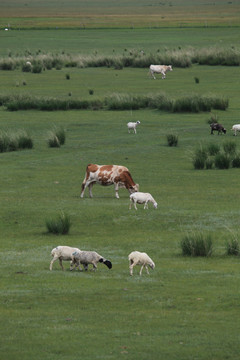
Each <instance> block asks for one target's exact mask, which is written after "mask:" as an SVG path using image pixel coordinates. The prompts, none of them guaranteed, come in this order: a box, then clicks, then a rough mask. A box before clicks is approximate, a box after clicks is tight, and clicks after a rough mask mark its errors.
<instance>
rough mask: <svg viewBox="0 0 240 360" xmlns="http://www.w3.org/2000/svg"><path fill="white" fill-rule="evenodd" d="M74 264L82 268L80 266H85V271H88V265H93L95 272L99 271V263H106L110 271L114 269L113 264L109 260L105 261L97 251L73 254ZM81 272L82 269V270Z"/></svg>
mask: <svg viewBox="0 0 240 360" xmlns="http://www.w3.org/2000/svg"><path fill="white" fill-rule="evenodd" d="M72 262H73V263H74V264H76V265H77V266H78V267H79V268H80V264H83V266H84V270H88V265H89V264H92V265H93V270H96V269H97V263H98V262H100V263H104V264H105V265H106V266H107V267H108V268H109V269H111V268H112V263H111V261H109V260H106V259H104V257H103V256H101V255H99V254H98V253H97V252H96V251H75V252H73V253H72ZM80 270H81V268H80Z"/></svg>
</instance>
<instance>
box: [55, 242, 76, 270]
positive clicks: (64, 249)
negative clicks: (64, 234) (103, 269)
mask: <svg viewBox="0 0 240 360" xmlns="http://www.w3.org/2000/svg"><path fill="white" fill-rule="evenodd" d="M79 251H81V250H80V249H78V248H73V247H70V246H57V247H56V248H54V249H52V251H51V255H52V257H53V259H52V261H51V262H50V270H52V267H53V263H54V262H55V261H56V260H59V264H60V266H61V268H62V270H64V267H63V264H62V261H71V263H70V270H72V269H73V267H74V265H75V267H76V264H74V263H73V262H72V253H73V252H79Z"/></svg>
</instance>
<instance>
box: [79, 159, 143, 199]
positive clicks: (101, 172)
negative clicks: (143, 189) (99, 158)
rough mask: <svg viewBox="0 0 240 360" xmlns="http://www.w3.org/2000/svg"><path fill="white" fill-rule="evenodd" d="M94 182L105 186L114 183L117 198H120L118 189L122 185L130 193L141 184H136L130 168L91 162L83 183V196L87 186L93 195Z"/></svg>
mask: <svg viewBox="0 0 240 360" xmlns="http://www.w3.org/2000/svg"><path fill="white" fill-rule="evenodd" d="M93 184H100V185H103V186H108V185H113V184H114V187H115V194H116V198H117V199H119V195H118V189H119V188H120V187H123V188H126V189H127V190H128V191H129V193H130V194H132V193H134V192H136V191H138V190H139V185H138V184H135V182H134V181H133V179H132V176H131V174H130V172H129V170H128V169H127V168H126V167H125V166H121V165H97V164H89V165H88V166H87V169H86V175H85V178H84V180H83V183H82V192H81V198H83V196H84V191H85V189H86V187H87V186H88V188H89V196H90V197H92V196H93V195H92V187H93Z"/></svg>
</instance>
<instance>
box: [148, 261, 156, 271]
mask: <svg viewBox="0 0 240 360" xmlns="http://www.w3.org/2000/svg"><path fill="white" fill-rule="evenodd" d="M149 266H150V268H151V269H152V270H153V269H154V268H155V264H154V262H153V261H152V262H151V264H149Z"/></svg>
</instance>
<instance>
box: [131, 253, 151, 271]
mask: <svg viewBox="0 0 240 360" xmlns="http://www.w3.org/2000/svg"><path fill="white" fill-rule="evenodd" d="M128 260H129V270H130V275H133V267H134V266H135V265H141V269H140V273H139V275H140V276H141V275H142V270H143V268H144V267H145V269H146V271H147V273H148V274H149V271H148V266H149V267H150V268H151V269H154V268H155V264H154V262H153V261H152V259H151V258H150V257H149V256H148V254H146V253H144V252H139V251H133V252H131V254H129V255H128Z"/></svg>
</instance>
